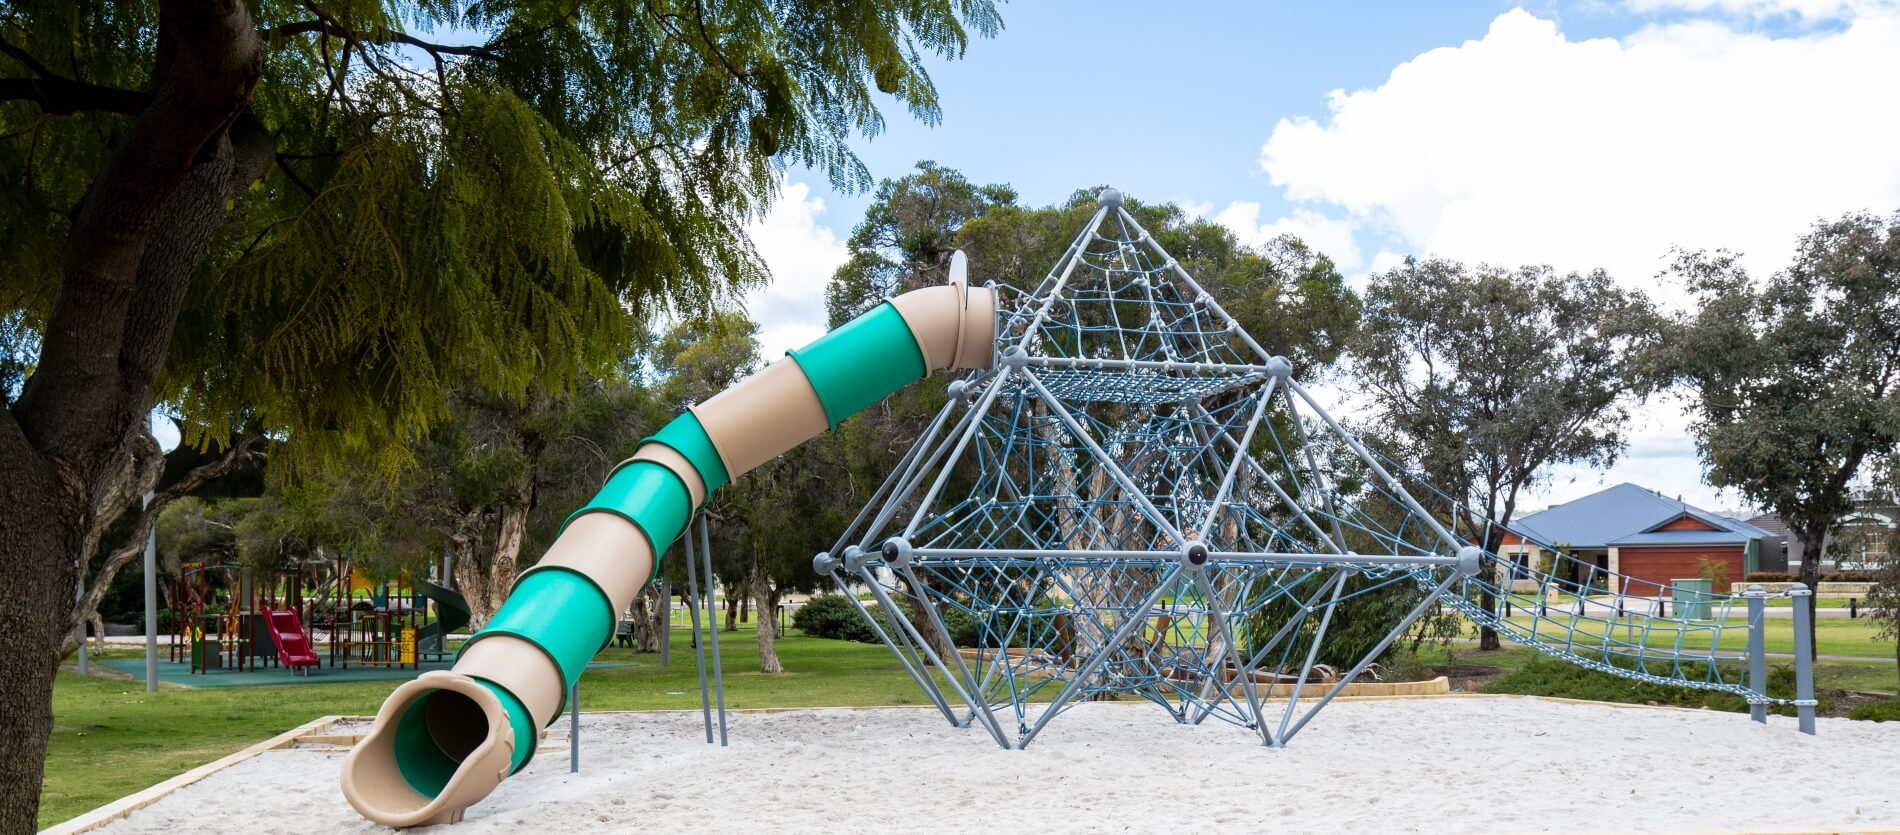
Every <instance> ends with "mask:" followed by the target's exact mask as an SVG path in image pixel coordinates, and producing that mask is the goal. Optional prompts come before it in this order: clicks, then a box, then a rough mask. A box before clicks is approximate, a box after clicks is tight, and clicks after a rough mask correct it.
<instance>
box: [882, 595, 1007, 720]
mask: <svg viewBox="0 0 1900 835" xmlns="http://www.w3.org/2000/svg"><path fill="white" fill-rule="evenodd" d="M859 570H860V571H863V570H864V569H859ZM899 570H900V571H902V572H903V574H904V577H905V579H908V580H909V581H910V587H911V588H913V589H916V590H917V593H918V595H919V600H918V602H919V603H921V604H923V605H921V606H920V607H919V608H921V609H923V610H924V614H926V615H929V616H930V624H931V627H932V628H934V629H936V630H937V633H936V634H938V635H942V636H944V637H945V638H946V639H948V638H949V636H950V628H949V627H948V626H947V625H945V624H944V622H943V616H942V615H939V614H937V605H936V604H935V603H932V602H931V600H930V596H929V592H926V591H924V584H923V582H922V581H921V580H918V579H917V573H916V572H915V571H912V570H911V567H910V566H909V565H908V564H906V565H904V566H903V567H902V568H900V569H899ZM866 573H869V572H866ZM950 660H952V661H955V662H956V667H955V668H954V672H955V673H956V675H958V676H960V677H961V678H962V679H963V686H964V688H965V690H966V692H968V693H969V694H970V710H971V711H973V712H975V713H976V718H978V719H981V720H983V724H984V725H985V726H987V727H988V728H989V730H990V733H991V734H992V735H994V736H995V737H996V741H997V743H998V744H1000V745H1002V746H1003V747H1004V748H1010V747H1011V745H1010V741H1009V735H1008V734H1006V733H1004V732H1003V726H1002V725H1000V724H997V721H996V715H995V714H994V713H993V712H991V710H990V700H989V695H988V694H987V693H985V692H984V690H983V688H982V687H981V686H980V685H978V684H977V681H976V677H975V676H972V675H970V666H969V665H968V664H965V663H963V653H962V651H960V650H959V649H958V648H957V647H956V645H955V644H954V643H952V644H951V646H950ZM942 669H943V671H944V672H945V673H946V674H948V673H951V672H952V671H953V669H952V668H951V667H948V666H945V667H943V668H942Z"/></svg>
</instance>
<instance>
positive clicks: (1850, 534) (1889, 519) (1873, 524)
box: [1748, 490, 1900, 571]
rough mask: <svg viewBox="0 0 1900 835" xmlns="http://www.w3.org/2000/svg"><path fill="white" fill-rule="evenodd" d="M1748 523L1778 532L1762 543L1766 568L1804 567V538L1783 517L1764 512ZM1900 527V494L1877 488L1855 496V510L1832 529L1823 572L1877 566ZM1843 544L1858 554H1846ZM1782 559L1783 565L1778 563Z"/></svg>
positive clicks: (1773, 532)
mask: <svg viewBox="0 0 1900 835" xmlns="http://www.w3.org/2000/svg"><path fill="white" fill-rule="evenodd" d="M1748 523H1749V524H1751V525H1754V526H1755V527H1758V528H1761V529H1763V530H1766V531H1768V532H1769V533H1772V534H1774V535H1775V539H1774V540H1772V541H1766V542H1763V543H1762V565H1763V566H1764V567H1763V569H1762V570H1763V571H1799V570H1801V541H1800V540H1799V539H1797V538H1795V535H1794V533H1793V532H1791V531H1789V530H1788V525H1787V523H1785V522H1782V521H1781V517H1780V516H1777V515H1775V514H1773V513H1764V514H1762V515H1760V516H1756V517H1754V518H1752V519H1749V520H1748ZM1896 530H1900V497H1895V496H1892V495H1889V494H1886V493H1882V492H1879V491H1875V490H1864V491H1860V492H1858V493H1856V494H1855V495H1854V510H1853V511H1851V512H1849V513H1848V514H1847V515H1846V516H1845V517H1843V518H1842V519H1841V521H1840V524H1838V525H1835V526H1834V529H1833V530H1831V531H1828V535H1827V554H1826V555H1825V556H1824V557H1823V558H1822V560H1821V570H1822V571H1835V570H1841V571H1852V570H1855V569H1869V568H1873V567H1874V565H1875V564H1876V563H1878V562H1879V561H1880V559H1881V558H1882V557H1883V556H1884V555H1885V554H1886V553H1887V547H1888V542H1887V541H1888V539H1889V538H1890V537H1891V536H1893V535H1894V532H1895V531H1896ZM1843 546H1845V548H1846V549H1848V550H1851V551H1853V552H1854V553H1842V550H1843ZM1777 561H1779V563H1780V564H1779V565H1775V564H1774V563H1776V562H1777Z"/></svg>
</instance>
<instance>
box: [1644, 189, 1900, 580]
mask: <svg viewBox="0 0 1900 835" xmlns="http://www.w3.org/2000/svg"><path fill="white" fill-rule="evenodd" d="M1675 271H1676V273H1677V274H1678V275H1680V276H1682V277H1683V278H1685V279H1687V281H1688V285H1689V288H1690V290H1691V291H1693V292H1694V293H1695V294H1696V296H1697V298H1698V299H1699V300H1700V302H1701V307H1700V309H1699V310H1698V311H1697V312H1696V313H1695V314H1693V315H1692V316H1690V317H1688V319H1687V320H1686V321H1685V322H1683V323H1682V324H1681V327H1679V328H1677V329H1676V331H1675V339H1674V345H1673V348H1672V352H1671V356H1672V357H1673V358H1674V360H1675V362H1674V364H1673V367H1674V368H1675V369H1676V371H1677V372H1678V373H1679V374H1680V375H1681V379H1682V381H1683V382H1684V383H1685V384H1686V385H1687V387H1688V388H1689V389H1690V391H1692V392H1693V393H1694V394H1695V395H1696V407H1695V408H1696V411H1695V417H1696V420H1695V432H1696V448H1697V450H1698V451H1699V452H1700V453H1701V456H1702V461H1703V464H1704V465H1706V466H1707V467H1708V478H1709V481H1710V483H1712V484H1714V485H1716V486H1718V487H1730V488H1734V489H1736V490H1739V491H1741V493H1742V495H1744V496H1747V497H1748V498H1749V500H1750V501H1753V502H1755V503H1756V504H1757V505H1759V506H1761V507H1765V508H1767V509H1768V510H1771V511H1773V512H1774V513H1775V514H1776V515H1778V516H1780V517H1781V521H1782V522H1783V523H1785V524H1787V526H1788V530H1789V531H1790V532H1792V533H1793V534H1794V536H1795V539H1796V540H1797V541H1798V542H1799V543H1800V545H1801V581H1802V582H1804V583H1807V584H1808V587H1809V588H1813V587H1814V585H1815V583H1816V582H1817V581H1819V579H1820V570H1821V560H1822V559H1823V558H1824V557H1825V556H1826V552H1825V549H1826V547H1827V535H1828V531H1830V530H1833V529H1834V527H1835V525H1836V523H1838V522H1839V521H1840V520H1841V519H1842V518H1843V517H1844V516H1846V515H1847V514H1848V513H1850V512H1852V511H1853V509H1854V496H1853V489H1854V487H1855V485H1856V483H1857V481H1859V480H1861V479H1863V478H1865V477H1867V476H1868V474H1867V473H1865V472H1864V471H1865V470H1867V469H1871V468H1870V467H1868V466H1867V465H1868V464H1869V462H1874V461H1878V460H1880V458H1881V457H1882V456H1885V455H1888V454H1891V453H1892V452H1893V451H1894V450H1895V449H1896V448H1897V447H1900V214H1896V215H1894V216H1892V217H1879V216H1876V215H1871V214H1865V213H1857V214H1850V215H1847V216H1845V217H1842V218H1840V219H1837V220H1833V221H1826V222H1822V223H1818V224H1816V225H1815V227H1814V228H1813V229H1812V230H1811V231H1810V232H1809V233H1808V234H1807V235H1805V236H1803V237H1802V238H1801V240H1800V243H1799V245H1798V246H1797V247H1796V249H1795V255H1794V261H1793V263H1791V264H1789V265H1788V267H1787V268H1786V269H1783V270H1781V271H1779V272H1777V273H1775V274H1774V275H1773V276H1770V277H1769V278H1768V279H1766V280H1764V281H1758V280H1756V279H1754V278H1753V277H1751V276H1750V275H1749V274H1748V273H1747V271H1746V270H1744V269H1743V268H1742V267H1741V265H1740V264H1739V263H1738V262H1737V260H1736V258H1735V256H1734V255H1733V254H1732V253H1726V252H1716V253H1707V252H1692V253H1684V254H1682V255H1681V256H1680V257H1679V258H1678V260H1677V262H1676V265H1675ZM1809 602H1810V604H1812V602H1813V601H1812V599H1810V601H1809Z"/></svg>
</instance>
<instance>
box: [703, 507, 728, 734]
mask: <svg viewBox="0 0 1900 835" xmlns="http://www.w3.org/2000/svg"><path fill="white" fill-rule="evenodd" d="M699 560H700V567H701V568H704V569H705V570H706V613H707V614H708V615H711V616H712V617H709V618H708V621H709V622H708V623H707V624H706V626H707V627H708V628H707V630H706V631H707V632H708V633H710V634H711V635H712V668H713V698H714V699H715V700H716V701H717V702H718V703H719V747H721V748H724V747H726V665H725V663H724V662H723V661H722V660H721V659H720V657H719V621H718V619H717V613H715V612H714V611H713V608H712V597H713V568H712V536H711V534H709V533H707V531H706V514H704V513H701V514H699Z"/></svg>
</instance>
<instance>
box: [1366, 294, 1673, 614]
mask: <svg viewBox="0 0 1900 835" xmlns="http://www.w3.org/2000/svg"><path fill="white" fill-rule="evenodd" d="M1661 325H1662V321H1661V319H1660V318H1659V317H1658V315H1657V314H1656V312H1655V310H1654V308H1653V307H1652V306H1651V304H1650V302H1649V300H1648V299H1647V298H1646V297H1644V296H1643V295H1642V294H1640V293H1634V292H1629V291H1626V290H1622V289H1619V288H1618V287H1617V286H1616V285H1615V284H1614V283H1613V282H1612V281H1611V280H1610V277H1609V276H1608V275H1607V274H1605V273H1604V272H1603V271H1601V270H1597V271H1594V272H1590V273H1570V274H1567V275H1566V274H1559V273H1557V272H1555V271H1553V270H1551V269H1550V268H1548V267H1521V268H1518V269H1504V268H1499V267H1493V266H1489V265H1480V266H1477V267H1469V266H1466V265H1464V264H1461V263H1458V262H1455V261H1448V260H1443V259H1432V260H1427V261H1417V260H1410V259H1408V260H1407V261H1406V262H1405V263H1404V264H1403V265H1401V266H1398V267H1394V268H1393V269H1390V270H1387V271H1385V272H1383V273H1379V274H1377V275H1374V276H1373V277H1372V280H1371V283H1370V285H1369V286H1368V287H1367V290H1366V311H1365V318H1364V319H1363V320H1362V321H1361V323H1360V328H1359V332H1358V334H1357V335H1356V336H1355V337H1354V339H1353V342H1352V347H1351V374H1352V377H1353V379H1354V380H1355V381H1357V382H1358V383H1359V384H1360V386H1361V387H1362V389H1363V390H1364V395H1365V397H1367V398H1368V401H1369V406H1370V409H1369V410H1368V412H1367V413H1366V414H1365V415H1364V416H1363V418H1362V419H1361V420H1360V421H1359V423H1360V424H1361V428H1362V431H1365V432H1366V434H1368V435H1369V436H1371V437H1373V438H1375V439H1377V440H1378V441H1379V442H1380V443H1379V444H1378V445H1379V446H1381V447H1384V448H1385V449H1387V450H1389V451H1391V452H1392V453H1394V454H1395V455H1396V456H1397V457H1399V458H1400V459H1401V460H1402V461H1403V462H1404V463H1405V464H1406V465H1407V466H1408V468H1410V469H1412V470H1413V471H1414V472H1415V473H1416V474H1417V475H1418V476H1419V480H1418V481H1415V482H1414V487H1415V492H1417V493H1419V494H1420V495H1419V496H1418V498H1419V499H1420V500H1422V501H1426V502H1427V503H1428V504H1431V503H1434V499H1435V497H1434V496H1432V495H1431V492H1430V491H1432V490H1436V491H1438V492H1440V493H1441V494H1442V495H1443V496H1444V497H1445V499H1449V501H1448V502H1447V501H1444V500H1437V503H1438V504H1440V505H1441V510H1443V511H1444V512H1447V513H1449V514H1453V515H1454V516H1455V517H1456V518H1457V520H1458V524H1459V525H1460V526H1461V527H1462V528H1463V529H1464V530H1465V531H1466V534H1465V535H1466V536H1470V537H1473V538H1483V539H1484V540H1485V541H1483V542H1481V543H1480V544H1481V545H1483V546H1484V547H1485V548H1486V549H1487V550H1490V551H1496V550H1497V546H1498V544H1499V543H1498V542H1497V541H1496V538H1497V537H1498V536H1500V535H1501V534H1502V526H1505V525H1509V524H1510V523H1511V519H1512V517H1513V516H1514V515H1515V513H1516V511H1517V503H1518V499H1519V498H1520V496H1521V495H1522V494H1523V492H1524V491H1525V490H1526V489H1528V488H1531V487H1533V486H1536V485H1538V484H1542V483H1544V482H1545V481H1547V480H1548V479H1549V478H1550V476H1551V474H1552V472H1553V468H1555V467H1557V466H1559V465H1564V464H1580V465H1587V466H1593V467H1599V468H1601V467H1608V466H1609V465H1610V464H1612V463H1614V462H1615V460H1616V458H1617V456H1618V455H1619V454H1620V453H1621V452H1622V450H1623V447H1624V443H1625V440H1624V434H1623V432H1624V427H1625V425H1626V424H1627V422H1628V420H1629V410H1630V407H1631V406H1632V405H1634V404H1635V403H1637V402H1639V401H1641V400H1642V399H1643V398H1644V397H1646V396H1648V395H1649V394H1650V393H1651V392H1653V391H1654V390H1655V389H1656V388H1657V387H1658V385H1659V384H1660V382H1661V381H1662V380H1661V378H1660V377H1659V375H1657V374H1656V373H1655V372H1654V370H1653V368H1654V365H1653V362H1652V361H1651V359H1650V356H1651V351H1652V348H1653V345H1654V343H1655V340H1656V338H1657V335H1658V333H1659V330H1660V328H1661ZM1442 505H1450V506H1442ZM1486 596H1487V598H1488V597H1489V592H1486ZM1484 603H1485V605H1486V606H1487V607H1488V606H1490V605H1491V601H1490V600H1488V599H1487V600H1485V601H1484ZM1482 637H1483V643H1484V645H1485V648H1486V649H1493V648H1495V647H1496V644H1497V636H1496V634H1495V633H1493V632H1492V631H1491V630H1490V629H1488V628H1487V629H1486V630H1485V632H1484V635H1483V636H1482Z"/></svg>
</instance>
